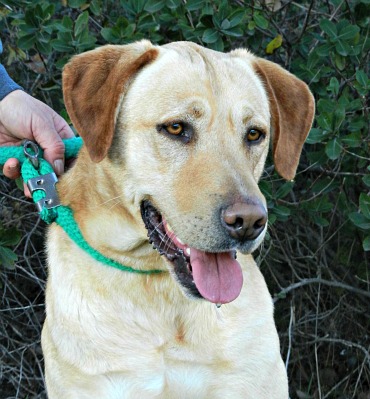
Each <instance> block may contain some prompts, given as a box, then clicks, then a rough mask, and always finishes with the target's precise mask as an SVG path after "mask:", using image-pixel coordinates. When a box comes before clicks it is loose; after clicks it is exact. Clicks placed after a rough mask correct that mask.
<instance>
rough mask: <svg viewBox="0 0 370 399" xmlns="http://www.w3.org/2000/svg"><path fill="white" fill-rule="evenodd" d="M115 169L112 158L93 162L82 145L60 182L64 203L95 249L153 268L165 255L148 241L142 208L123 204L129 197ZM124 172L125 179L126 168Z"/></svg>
mask: <svg viewBox="0 0 370 399" xmlns="http://www.w3.org/2000/svg"><path fill="white" fill-rule="evenodd" d="M114 173H115V170H114V167H113V166H112V164H111V163H109V161H105V160H103V161H102V162H101V163H98V164H96V163H92V162H91V160H90V159H89V155H88V154H87V152H86V151H85V149H82V150H81V152H80V155H79V157H78V159H77V161H76V164H75V165H74V166H73V167H72V168H71V170H69V171H68V172H67V173H66V174H65V175H64V176H63V178H62V179H61V180H60V182H59V183H58V194H59V197H60V200H61V203H62V204H63V205H67V206H69V207H70V208H71V209H72V210H73V213H74V217H75V220H76V222H77V224H78V225H79V228H80V230H81V232H82V235H83V236H84V238H85V240H86V241H87V242H88V243H89V244H90V245H91V246H92V247H93V248H94V249H96V250H97V251H99V252H100V253H102V254H103V255H105V256H106V257H108V258H111V259H114V260H116V261H117V262H119V263H122V264H124V265H127V266H130V267H133V268H139V269H150V268H152V265H155V264H156V265H158V264H160V263H161V258H160V256H159V254H158V253H157V252H156V251H154V250H153V248H152V247H151V245H150V244H149V242H148V239H147V231H146V229H145V227H144V224H143V222H142V219H141V216H140V210H139V209H135V207H133V209H128V208H127V207H126V206H124V205H123V203H124V202H125V203H128V201H123V195H124V194H123V193H122V191H120V189H119V187H117V186H116V185H115V183H114V181H117V180H116V179H114V178H113V177H112V175H113V174H114ZM120 175H121V181H122V180H124V175H125V173H124V171H123V172H122V168H120ZM86 176H89V179H88V180H87V179H86ZM96 182H100V183H99V185H97V184H96ZM123 184H124V183H123ZM137 208H138V207H137ZM163 269H165V266H164V267H163Z"/></svg>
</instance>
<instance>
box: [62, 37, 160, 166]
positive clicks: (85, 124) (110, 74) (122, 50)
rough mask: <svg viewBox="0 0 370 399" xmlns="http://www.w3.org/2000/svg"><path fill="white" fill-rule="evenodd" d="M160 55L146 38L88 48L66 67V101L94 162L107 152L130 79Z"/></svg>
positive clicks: (64, 73) (64, 87)
mask: <svg viewBox="0 0 370 399" xmlns="http://www.w3.org/2000/svg"><path fill="white" fill-rule="evenodd" d="M157 55H158V50H157V49H156V48H155V47H154V46H153V45H152V44H151V43H150V42H149V41H146V40H143V41H141V42H137V43H133V44H129V45H125V46H112V45H108V46H103V47H100V48H98V49H95V50H92V51H88V52H86V53H83V54H80V55H77V56H75V57H73V58H72V60H71V61H70V62H69V63H68V64H67V65H66V66H65V67H64V70H63V95H64V102H65V105H66V108H67V111H68V114H69V116H70V118H71V121H72V123H73V124H74V126H75V128H76V129H77V132H78V133H79V134H80V136H81V137H82V138H83V140H84V143H85V145H86V147H87V150H88V152H89V154H90V157H91V159H92V160H93V161H94V162H100V161H101V160H102V159H103V158H104V157H105V156H106V155H107V153H108V150H109V147H110V146H111V144H112V139H113V134H114V128H115V123H116V118H117V107H118V106H119V103H120V101H121V100H122V98H123V96H124V94H125V92H126V91H127V88H128V85H129V83H130V81H131V79H132V78H133V77H134V76H135V74H136V73H137V72H138V71H139V70H140V69H141V68H142V67H143V66H145V65H146V64H148V63H150V62H152V61H153V60H154V59H155V58H156V57H157Z"/></svg>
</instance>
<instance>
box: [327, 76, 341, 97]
mask: <svg viewBox="0 0 370 399" xmlns="http://www.w3.org/2000/svg"><path fill="white" fill-rule="evenodd" d="M328 90H330V91H331V92H332V93H333V94H334V95H335V96H337V95H338V94H339V81H338V79H337V78H335V77H334V78H330V83H329V86H328Z"/></svg>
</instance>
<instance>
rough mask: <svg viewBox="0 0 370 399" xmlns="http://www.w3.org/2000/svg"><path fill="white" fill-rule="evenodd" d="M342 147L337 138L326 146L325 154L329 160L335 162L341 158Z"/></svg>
mask: <svg viewBox="0 0 370 399" xmlns="http://www.w3.org/2000/svg"><path fill="white" fill-rule="evenodd" d="M341 151H342V147H341V145H340V143H339V140H338V139H337V138H334V139H333V140H330V141H329V142H328V143H327V144H326V146H325V153H326V155H327V156H328V158H329V159H331V160H335V159H337V158H338V157H339V155H340V153H341Z"/></svg>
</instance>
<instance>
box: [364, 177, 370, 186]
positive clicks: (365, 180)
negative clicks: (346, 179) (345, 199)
mask: <svg viewBox="0 0 370 399" xmlns="http://www.w3.org/2000/svg"><path fill="white" fill-rule="evenodd" d="M362 181H363V182H364V183H365V184H366V185H367V186H368V187H370V175H366V176H364V177H363V178H362Z"/></svg>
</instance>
